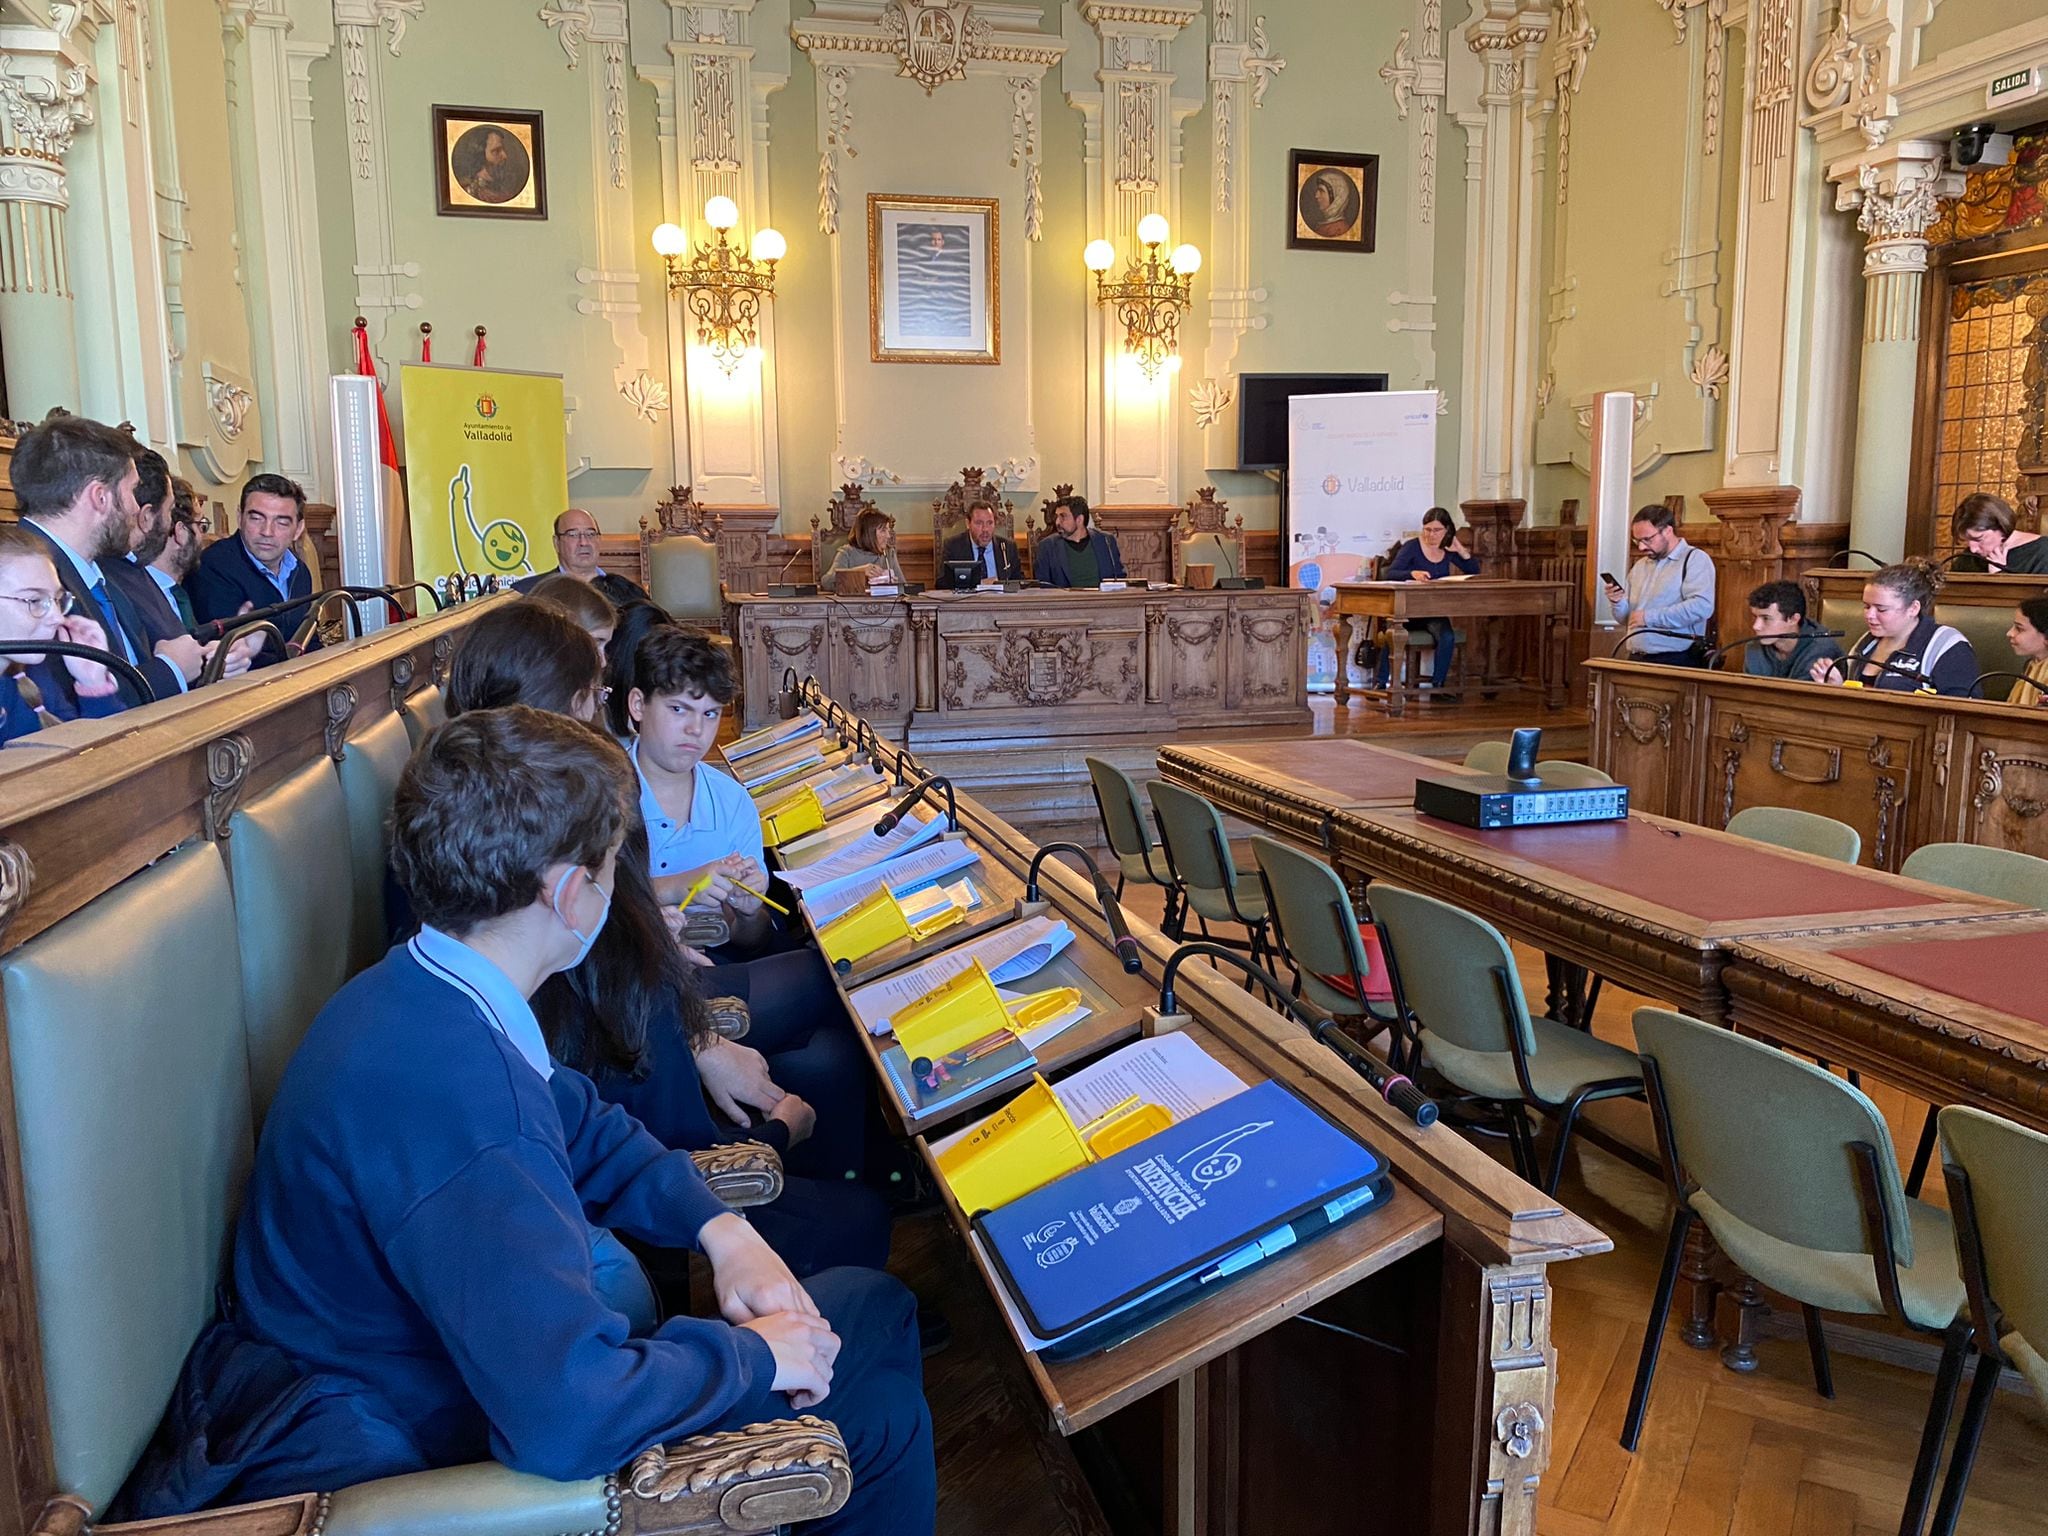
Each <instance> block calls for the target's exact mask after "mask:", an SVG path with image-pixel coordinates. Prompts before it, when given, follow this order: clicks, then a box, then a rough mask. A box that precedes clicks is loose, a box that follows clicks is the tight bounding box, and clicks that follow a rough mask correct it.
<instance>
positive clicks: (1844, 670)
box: [1830, 629, 1974, 693]
mask: <svg viewBox="0 0 2048 1536" xmlns="http://www.w3.org/2000/svg"><path fill="white" fill-rule="evenodd" d="M1869 638H1870V631H1869V630H1867V629H1866V630H1865V631H1864V632H1863V639H1864V640H1867V639H1869ZM1862 643H1863V642H1862V641H1861V640H1859V641H1858V642H1857V644H1858V645H1861V644H1862ZM1830 665H1831V666H1832V668H1833V669H1834V670H1835V671H1837V672H1839V673H1841V674H1842V686H1843V687H1845V688H1862V687H1864V686H1866V685H1865V683H1864V682H1863V679H1862V677H1861V676H1860V675H1859V676H1857V677H1855V678H1853V679H1852V678H1851V677H1850V675H1849V674H1850V671H1851V669H1852V668H1853V669H1854V670H1855V671H1856V672H1857V673H1858V674H1861V673H1863V672H1865V671H1867V670H1869V669H1870V668H1872V667H1875V668H1876V669H1877V670H1878V671H1880V672H1889V673H1891V674H1892V675H1893V676H1894V677H1904V678H1909V679H1911V680H1912V682H1913V683H1914V684H1915V685H1916V686H1915V688H1914V690H1913V691H1914V692H1916V693H1934V692H1935V691H1936V689H1935V686H1934V680H1933V679H1932V678H1930V677H1929V676H1928V675H1927V674H1926V673H1925V672H1922V671H1920V670H1919V669H1918V668H1916V667H1902V666H1900V665H1899V664H1898V663H1897V662H1895V661H1879V660H1878V659H1877V658H1876V657H1875V656H1858V655H1857V654H1856V652H1855V650H1854V649H1853V648H1852V649H1851V650H1850V652H1849V654H1848V655H1847V656H1844V657H1842V658H1841V659H1840V660H1838V661H1835V662H1832V663H1830ZM1972 686H1974V684H1973V685H1972Z"/></svg>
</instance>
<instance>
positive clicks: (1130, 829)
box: [1083, 757, 1166, 885]
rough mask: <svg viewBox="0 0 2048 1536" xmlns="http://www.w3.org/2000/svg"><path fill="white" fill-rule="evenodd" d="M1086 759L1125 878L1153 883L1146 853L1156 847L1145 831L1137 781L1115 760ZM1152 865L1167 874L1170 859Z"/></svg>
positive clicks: (1104, 826)
mask: <svg viewBox="0 0 2048 1536" xmlns="http://www.w3.org/2000/svg"><path fill="white" fill-rule="evenodd" d="M1083 761H1084V762H1086V763H1087V764H1088V780H1089V782H1090V783H1091V784H1093V785H1094V786H1095V798H1096V800H1097V801H1098V802H1099V803H1100V804H1101V807H1102V833H1103V836H1104V837H1106V838H1108V839H1109V849H1110V852H1112V853H1114V854H1115V855H1116V861H1117V864H1118V866H1119V867H1120V868H1121V869H1122V870H1123V875H1124V878H1125V879H1126V880H1142V881H1144V882H1145V883H1146V884H1148V885H1149V884H1151V883H1152V876H1151V874H1150V872H1149V871H1147V869H1146V867H1145V855H1146V851H1147V850H1148V849H1150V848H1151V846H1152V835H1151V833H1149V832H1147V831H1146V830H1145V812H1144V808H1143V805H1142V804H1141V802H1140V801H1139V799H1138V786H1137V784H1136V783H1135V782H1134V781H1133V780H1132V778H1131V776H1130V775H1129V774H1128V773H1125V772H1124V771H1123V769H1121V768H1119V767H1117V766H1116V764H1114V763H1105V762H1104V761H1103V760H1102V759H1101V758H1099V757H1090V758H1084V759H1083ZM1152 868H1153V869H1156V870H1157V871H1159V873H1160V874H1161V875H1164V874H1165V873H1166V860H1165V859H1164V858H1163V857H1160V858H1155V859H1154V861H1153V864H1152Z"/></svg>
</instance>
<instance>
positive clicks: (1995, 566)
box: [1934, 549, 2005, 571]
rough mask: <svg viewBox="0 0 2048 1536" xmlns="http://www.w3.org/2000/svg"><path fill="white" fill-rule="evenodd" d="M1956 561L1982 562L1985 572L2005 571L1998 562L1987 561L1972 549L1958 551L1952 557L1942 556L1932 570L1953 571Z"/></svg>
mask: <svg viewBox="0 0 2048 1536" xmlns="http://www.w3.org/2000/svg"><path fill="white" fill-rule="evenodd" d="M1958 560H1982V561H1984V566H1985V569H1987V570H1993V571H2002V570H2004V569H2005V566H2004V565H2003V564H2002V563H2000V562H1999V561H1996V560H1991V559H1988V558H1986V557H1985V556H1983V555H1980V554H1978V553H1977V552H1976V551H1975V550H1974V549H1959V550H1957V551H1956V552H1955V553H1954V554H1952V555H1944V556H1942V558H1941V559H1939V560H1937V561H1936V562H1935V566H1934V568H1935V569H1936V570H1938V571H1952V570H1954V569H1955V567H1956V562H1957V561H1958Z"/></svg>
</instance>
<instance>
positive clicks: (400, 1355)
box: [122, 707, 936, 1536]
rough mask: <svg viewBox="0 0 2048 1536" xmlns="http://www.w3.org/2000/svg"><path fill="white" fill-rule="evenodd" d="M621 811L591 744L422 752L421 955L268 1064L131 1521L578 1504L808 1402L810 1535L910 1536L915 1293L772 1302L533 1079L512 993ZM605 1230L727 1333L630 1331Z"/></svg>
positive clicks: (675, 1159)
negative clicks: (456, 1490) (439, 1505)
mask: <svg viewBox="0 0 2048 1536" xmlns="http://www.w3.org/2000/svg"><path fill="white" fill-rule="evenodd" d="M632 785H633V776H632V772H631V769H630V768H629V767H628V765H627V763H626V760H625V757H624V755H623V754H622V753H621V752H620V751H619V750H618V748H617V747H616V746H614V745H613V744H612V743H611V742H610V741H608V740H606V739H604V738H603V737H600V736H599V735H597V733H595V732H594V731H591V730H590V729H588V728H587V727H585V726H582V725H580V724H578V723H577V722H575V721H572V720H568V719H565V718H563V717H560V716H557V715H550V714H544V713H542V712H540V711H538V710H533V709H528V708H524V707H514V708H510V709H500V710H480V711H474V712H471V713H468V714H464V715H462V716H460V717H459V718H457V719H454V720H451V721H449V722H448V723H447V724H446V725H444V726H442V727H441V728H440V729H439V730H437V731H435V732H434V733H433V734H432V735H431V736H430V737H428V739H427V740H426V741H425V742H424V743H422V745H421V747H420V749H419V751H418V753H417V754H415V756H414V758H413V761H412V762H411V764H410V765H409V766H408V767H407V769H406V771H405V775H404V778H403V779H402V780H401V781H400V784H399V789H398V794H397V798H396V802H395V805H394V810H393V833H392V861H393V864H394V866H395V868H396V869H397V872H398V877H399V880H400V882H401V883H402V884H403V885H404V887H405V889H406V890H407V892H408V894H409V895H410V897H411V900H412V903H413V906H414V908H415V910H416V911H417V913H418V915H419V918H420V921H421V923H422V928H421V931H420V933H419V935H418V936H417V937H416V938H414V939H413V940H412V941H411V942H410V943H408V944H406V945H403V946H400V947H398V948H394V949H393V950H392V951H391V953H390V954H389V955H387V956H386V957H385V958H384V959H383V960H382V961H381V962H379V963H378V964H377V965H376V966H373V967H372V968H371V969H370V970H368V971H366V972H364V973H363V974H362V975H360V976H358V977H357V978H356V979H355V980H353V981H352V982H350V983H349V984H348V985H347V986H346V987H344V988H343V989H342V990H341V991H340V992H339V993H337V994H336V995H335V997H334V999H333V1001H331V1002H330V1003H329V1004H328V1005H327V1007H326V1008H325V1009H323V1010H322V1011H321V1013H320V1016H319V1017H318V1018H317V1019H315V1020H314V1022H313V1025H312V1028H311V1029H310V1031H309V1032H308V1034H307V1037H306V1040H305V1042H304V1044H303V1045H302V1046H301V1047H300V1049H299V1051H298V1053H297V1055H296V1056H295V1057H294V1058H293V1061H292V1064H291V1066H290V1068H289V1069H288V1070H287V1072H286V1074H285V1077H284V1081H283V1084H282V1085H281V1087H280V1088H279V1091H278V1094H277V1097H276V1100H275V1101H274V1103H273V1104H272V1106H271V1109H270V1112H269V1115H268V1117H267V1118H266V1120H265V1122H264V1127H263V1136H262V1140H261V1144H260V1146H259V1148H258V1151H257V1159H256V1167H255V1170H254V1172H253V1174H252V1175H251V1178H250V1182H249V1187H248V1191H247V1194H246V1197H245V1203H244V1205H243V1209H242V1213H241V1217H240V1221H239V1224H238V1227H237V1231H236V1238H235V1255H234V1265H233V1276H232V1282H231V1285H230V1287H229V1288H228V1290H227V1292H226V1294H225V1296H224V1304H223V1313H222V1316H221V1317H220V1318H218V1319H216V1321H215V1322H214V1323H213V1324H212V1325H210V1326H209V1328H208V1329H207V1331H206V1332H205V1333H204V1334H203V1335H202V1336H201V1338H200V1340H199V1342H198V1343H197V1344H196V1345H195V1346H194V1348H193V1351H192V1355H191V1357H190V1358H189V1359H188V1361H187V1362H186V1369H185V1374H184V1377H183V1379H182V1380H181V1381H180V1383H179V1387H178V1391H177V1392H176V1394H175V1395H174V1397H173V1400H172V1404H171V1408H170V1411H169V1412H168V1413H167V1415H166V1418H165V1423H164V1425H163V1427H162V1429H160V1431H159V1433H158V1437H157V1441H156V1443H155V1444H154V1445H153V1446H152V1449H151V1453H150V1454H149V1455H148V1456H147V1457H146V1458H145V1460H144V1463H143V1465H142V1466H141V1467H140V1468H139V1469H138V1470H137V1472H136V1474H135V1476H134V1477H133V1478H132V1479H131V1480H130V1484H129V1487H128V1489H127V1490H126V1492H125V1494H124V1496H123V1500H122V1503H123V1506H124V1508H123V1509H122V1514H123V1516H124V1517H127V1518H137V1517H148V1516H153V1515H160V1514H169V1513H179V1512H184V1511H187V1510H190V1509H194V1508H198V1507H202V1506H205V1505H209V1504H218V1503H223V1502H231V1501H237V1500H251V1499H261V1498H266V1497H271V1496H275V1495H280V1494H286V1493H291V1492H302V1491H304V1490H306V1489H308V1488H312V1489H320V1490H326V1489H333V1488H337V1487H342V1486H346V1485H349V1484H353V1483H358V1482H362V1481H365V1480H367V1479H371V1478H379V1477H388V1476H391V1475H393V1474H396V1473H403V1472H412V1471H418V1470H421V1469H424V1468H430V1467H443V1466H453V1465H459V1464H462V1463H467V1462H474V1461H480V1460H485V1459H490V1458H495V1459H496V1460H498V1461H501V1462H503V1463H504V1464H505V1465H507V1466H509V1467H511V1468H513V1469H515V1470H518V1471H524V1472H532V1473H537V1474H539V1475H541V1476H545V1477H553V1478H564V1479H573V1478H587V1477H594V1476H598V1475H601V1474H604V1473H608V1472H611V1471H614V1470H616V1469H617V1468H619V1467H620V1466H622V1465H624V1464H625V1463H626V1462H627V1461H628V1460H630V1459H631V1458H632V1457H633V1456H634V1455H636V1454H637V1453H638V1452H639V1451H641V1450H643V1449H645V1448H647V1447H649V1446H651V1445H654V1444H657V1443H660V1442H665V1441H670V1440H674V1439H676V1438H678V1437H680V1436H684V1435H690V1434H697V1433H702V1432H706V1431H715V1430H722V1429H735V1428H738V1427H740V1426H742V1425H746V1424H749V1423H756V1422H760V1421H762V1420H766V1419H774V1418H780V1417H784V1416H786V1415H787V1414H788V1413H789V1412H790V1410H791V1409H792V1408H798V1409H802V1408H808V1407H810V1406H811V1405H813V1404H817V1405H819V1412H821V1413H822V1414H824V1415H825V1416H827V1417H829V1418H831V1419H832V1420H833V1422H834V1423H836V1424H837V1425H838V1427H839V1430H840V1433H841V1434H842V1435H843V1436H844V1438H845V1440H846V1444H847V1449H848V1452H849V1454H850V1457H851V1461H852V1470H853V1493H852V1497H851V1498H850V1499H849V1501H848V1503H847V1505H846V1507H845V1508H844V1509H843V1510H841V1511H840V1513H839V1514H837V1515H836V1516H833V1517H831V1518H829V1519H826V1520H823V1521H819V1522H817V1523H816V1524H815V1525H814V1526H811V1527H808V1529H812V1530H817V1531H820V1532H833V1533H861V1536H885V1533H886V1536H907V1533H916V1532H929V1531H930V1530H931V1529H932V1524H933V1518H934V1507H935V1501H936V1491H935V1475H934V1471H933V1464H932V1444H931V1418H930V1414H929V1411H928V1410H927V1408H926V1406H925V1403H924V1397H923V1388H922V1380H921V1368H920V1363H919V1356H918V1347H917V1335H916V1329H915V1323H914V1304H913V1302H912V1299H911V1297H910V1294H909V1292H907V1291H906V1290H904V1289H903V1287H902V1286H901V1285H900V1284H898V1283H897V1282H896V1281H894V1280H892V1279H891V1278H889V1277H888V1276H887V1275H882V1274H878V1273H875V1272H873V1271H868V1270H848V1269H840V1270H826V1271H824V1272H822V1273H820V1274H818V1275H816V1276H813V1277H812V1278H811V1280H810V1281H809V1282H808V1284H807V1285H806V1284H799V1283H798V1282H797V1281H796V1280H795V1279H794V1278H793V1277H792V1276H791V1274H790V1272H789V1270H788V1268H787V1267H786V1266H785V1265H784V1264H783V1262H782V1261H781V1260H780V1259H779V1258H777V1257H776V1255H775V1254H774V1252H773V1251H772V1250H771V1249H770V1248H769V1247H768V1245H767V1244H766V1243H765V1242H763V1241H762V1240H761V1239H760V1237H759V1236H757V1235H756V1234H755V1233H754V1231H753V1229H752V1228H751V1227H749V1226H748V1225H747V1223H746V1221H745V1220H744V1219H743V1218H742V1217H740V1216H739V1215H738V1214H737V1213H735V1212H733V1211H730V1210H727V1209H726V1208H725V1207H724V1206H723V1205H722V1204H721V1203H720V1202H719V1201H718V1199H717V1198H716V1197H715V1196H713V1195H712V1194H711V1193H710V1191H709V1190H708V1189H707V1188H706V1187H705V1185H704V1182H703V1180H702V1178H701V1177H700V1176H699V1175H698V1173H697V1170H696V1168H695V1166H694V1165H693V1164H692V1163H691V1161H690V1159H689V1157H688V1156H687V1155H686V1154H683V1153H675V1152H670V1151H668V1150H666V1149H665V1148H664V1147H663V1146H662V1145H661V1144H660V1143H659V1142H657V1141H655V1140H654V1139H653V1138H652V1137H650V1136H649V1135H648V1134H647V1133H646V1132H645V1131H644V1130H642V1129H641V1127H640V1126H639V1124H638V1123H637V1122H636V1121H634V1120H633V1119H632V1118H631V1117H630V1116H628V1115H627V1114H626V1113H625V1112H624V1111H622V1110H619V1109H617V1108H616V1107H613V1106H610V1105H607V1104H606V1103H604V1102H603V1101H602V1100H601V1099H600V1098H599V1097H598V1096H597V1094H596V1092H595V1090H594V1089H593V1088H592V1086H591V1084H590V1081H589V1080H588V1079H587V1078H585V1077H584V1076H582V1074H580V1073H577V1072H572V1071H570V1070H569V1069H568V1068H566V1067H563V1066H561V1065H559V1064H558V1063H555V1062H553V1061H552V1060H550V1059H549V1057H548V1054H547V1050H546V1046H545V1044H544V1043H543V1041H542V1038H541V1032H540V1028H539V1026H538V1024H537V1023H536V1022H535V1019H534V1015H533V1012H532V1009H531V1008H530V1007H529V1006H528V1003H527V999H528V998H529V997H530V996H531V995H532V993H533V992H534V991H535V989H537V988H538V987H539V985H540V984H541V982H542V981H543V980H545V979H546V978H547V977H548V976H549V975H552V974H553V973H555V972H557V971H561V970H565V969H567V968H569V967H571V966H573V965H574V964H576V963H577V962H578V960H579V959H580V958H581V957H582V956H583V954H584V953H585V952H586V951H587V950H588V949H589V947H590V945H591V944H592V942H593V941H594V940H595V939H596V937H597V932H598V930H599V928H600V927H602V926H603V924H604V921H605V917H606V914H607V912H608V910H609V907H610V888H611V882H612V873H613V861H614V859H615V857H616V855H617V851H618V847H619V843H620V839H621V834H622V830H623V827H624V824H625V815H626V809H627V803H628V802H627V798H626V797H627V796H628V795H630V794H631V793H632ZM607 1228H616V1229H617V1230H618V1231H620V1232H623V1233H627V1234H630V1235H631V1236H634V1237H636V1238H639V1239H641V1240H642V1241H645V1242H648V1243H652V1244H655V1245H658V1246H665V1247H678V1248H681V1247H689V1248H696V1249H698V1250H699V1251H701V1252H702V1253H703V1254H704V1255H705V1257H706V1258H707V1259H708V1260H709V1261H710V1264H711V1269H712V1274H713V1285H714V1289H715V1291H716V1293H717V1296H718V1303H719V1310H720V1311H721V1313H722V1314H723V1316H724V1320H723V1321H716V1320H706V1319H700V1318H689V1317H682V1318H670V1319H669V1320H667V1321H666V1322H663V1323H661V1324H659V1325H658V1326H655V1327H653V1328H652V1329H651V1330H649V1331H641V1332H637V1333H636V1331H635V1330H634V1328H633V1326H632V1324H631V1322H630V1321H629V1317H628V1315H627V1314H628V1312H629V1311H637V1310H639V1308H638V1306H637V1305H633V1306H628V1305H627V1304H626V1303H627V1299H628V1296H629V1295H631V1294H632V1293H633V1292H638V1295H637V1296H633V1297H632V1299H633V1300H634V1301H635V1302H637V1301H639V1300H642V1299H644V1277H641V1276H640V1275H639V1274H638V1273H637V1271H631V1267H630V1266H628V1270H629V1271H631V1272H629V1273H628V1274H627V1276H626V1278H627V1279H628V1280H629V1281H630V1282H631V1284H630V1285H628V1286H623V1287H620V1286H617V1285H616V1281H617V1278H618V1274H617V1271H618V1251H617V1247H616V1244H615V1243H614V1242H613V1240H612V1239H611V1238H610V1237H609V1235H608V1233H607V1232H606V1231H605V1230H604V1229H607ZM601 1271H610V1272H611V1275H610V1281H611V1284H612V1286H613V1287H614V1289H612V1290H610V1291H609V1292H608V1290H607V1276H606V1275H605V1274H604V1273H601ZM622 1307H623V1308H624V1310H622ZM650 1321H651V1319H650Z"/></svg>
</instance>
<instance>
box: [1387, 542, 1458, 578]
mask: <svg viewBox="0 0 2048 1536" xmlns="http://www.w3.org/2000/svg"><path fill="white" fill-rule="evenodd" d="M1454 570H1455V571H1458V572H1460V573H1462V574H1464V575H1466V576H1471V575H1475V574H1477V572H1478V570H1479V561H1478V560H1477V559H1475V558H1474V557H1473V556H1471V555H1461V554H1459V553H1458V552H1457V551H1456V550H1455V549H1452V548H1451V547H1450V546H1449V545H1448V544H1447V545H1445V546H1444V551H1443V556H1442V558H1440V559H1436V560H1432V559H1430V558H1429V556H1428V555H1426V554H1424V553H1423V552H1422V540H1420V539H1410V540H1409V541H1408V542H1407V543H1405V544H1403V545H1402V546H1401V547H1400V548H1399V549H1397V550H1396V551H1394V562H1393V564H1391V565H1389V566H1388V567H1387V580H1388V581H1406V580H1408V578H1409V577H1411V576H1413V575H1414V574H1415V573H1416V572H1417V571H1427V572H1429V574H1430V579H1431V580H1433V581H1442V580H1443V579H1444V578H1445V577H1446V576H1448V575H1450V574H1451V572H1452V571H1454Z"/></svg>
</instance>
